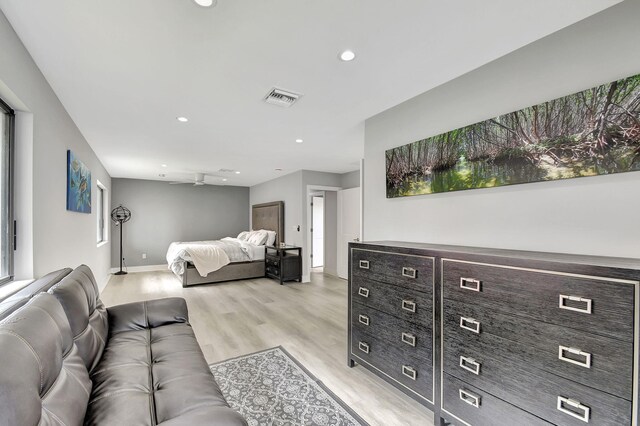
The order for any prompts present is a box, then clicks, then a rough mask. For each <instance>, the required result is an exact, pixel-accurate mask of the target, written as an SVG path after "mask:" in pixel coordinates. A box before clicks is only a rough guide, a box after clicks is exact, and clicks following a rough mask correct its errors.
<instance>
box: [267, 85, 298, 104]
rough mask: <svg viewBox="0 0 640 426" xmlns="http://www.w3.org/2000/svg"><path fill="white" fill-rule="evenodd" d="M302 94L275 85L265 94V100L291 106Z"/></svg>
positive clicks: (269, 102)
mask: <svg viewBox="0 0 640 426" xmlns="http://www.w3.org/2000/svg"><path fill="white" fill-rule="evenodd" d="M300 96H301V95H298V94H297V93H293V92H287V91H286V90H282V89H278V88H276V87H274V88H273V89H271V91H270V92H269V93H268V94H267V96H265V98H264V101H265V102H266V103H268V104H273V105H278V106H281V107H285V108H289V107H290V106H291V105H293V104H294V103H296V101H297V100H298V99H300Z"/></svg>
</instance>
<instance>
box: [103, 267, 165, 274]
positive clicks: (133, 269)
mask: <svg viewBox="0 0 640 426" xmlns="http://www.w3.org/2000/svg"><path fill="white" fill-rule="evenodd" d="M119 270H120V268H111V269H109V273H111V274H114V273H116V272H118V271H119ZM124 270H125V271H127V272H152V271H166V270H168V268H167V265H142V266H129V267H127V268H124Z"/></svg>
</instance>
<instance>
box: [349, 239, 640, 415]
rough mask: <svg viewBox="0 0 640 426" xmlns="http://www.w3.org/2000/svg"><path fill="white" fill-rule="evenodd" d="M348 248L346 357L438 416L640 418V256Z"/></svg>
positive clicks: (409, 246)
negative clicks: (639, 386) (639, 395)
mask: <svg viewBox="0 0 640 426" xmlns="http://www.w3.org/2000/svg"><path fill="white" fill-rule="evenodd" d="M349 252H350V274H349V277H350V279H349V287H350V289H349V290H350V291H349V297H350V300H349V309H350V312H349V317H350V322H349V365H351V366H353V364H354V363H358V364H360V365H362V366H364V367H366V368H369V369H371V370H372V371H373V372H375V373H376V374H378V375H379V376H381V377H382V378H384V379H385V380H387V381H389V382H390V383H392V384H394V385H395V386H397V387H398V388H400V389H401V390H403V391H404V392H406V393H407V394H408V395H410V396H412V397H413V398H415V399H417V400H418V401H420V402H422V403H423V404H425V405H427V406H428V407H430V408H431V409H433V410H434V413H435V416H436V423H437V422H441V423H442V424H455V425H473V426H484V425H492V426H493V425H568V426H573V425H584V424H585V423H586V424H592V425H597V426H608V425H637V424H638V414H639V412H638V374H639V368H640V364H639V352H640V350H639V348H638V331H639V329H640V327H639V323H638V314H639V306H638V305H639V300H638V299H639V295H640V293H639V292H640V261H639V260H634V259H616V258H603V257H594V256H573V255H565V254H551V253H534V252H522V251H509V250H495V249H481V248H469V247H456V246H441V245H429V244H416V243H402V242H390V241H387V242H373V243H351V244H350V250H349ZM434 324H435V325H436V326H435V327H434ZM434 330H435V332H434Z"/></svg>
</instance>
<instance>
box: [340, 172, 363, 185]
mask: <svg viewBox="0 0 640 426" xmlns="http://www.w3.org/2000/svg"><path fill="white" fill-rule="evenodd" d="M340 186H341V187H342V189H351V188H358V187H359V186H360V170H354V171H352V172H347V173H343V174H341V175H340Z"/></svg>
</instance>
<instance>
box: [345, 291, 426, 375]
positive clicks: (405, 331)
mask: <svg viewBox="0 0 640 426" xmlns="http://www.w3.org/2000/svg"><path fill="white" fill-rule="evenodd" d="M351 327H353V328H354V329H357V330H360V331H361V332H363V333H366V334H370V335H373V336H376V337H377V338H379V339H380V340H384V341H386V342H387V343H388V344H390V345H392V346H397V347H398V348H399V349H401V350H402V351H404V352H405V353H406V354H408V355H411V356H413V357H415V358H418V359H421V360H428V361H429V363H431V361H432V359H433V339H432V331H431V326H430V325H429V326H425V325H422V324H415V323H412V322H409V321H405V320H402V319H399V318H396V317H394V316H392V315H389V314H386V313H384V312H381V311H378V310H377V309H373V308H370V307H368V306H365V305H361V304H359V303H354V304H353V305H352V306H351Z"/></svg>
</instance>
